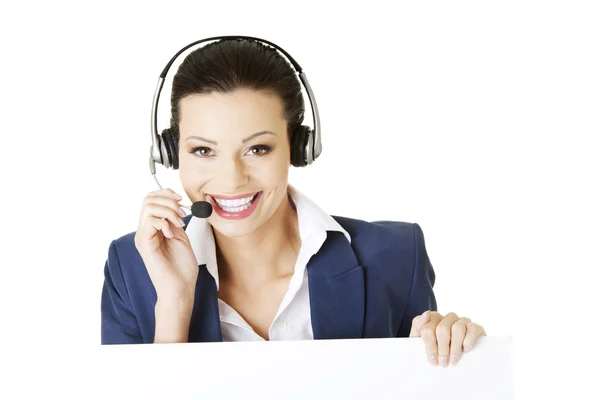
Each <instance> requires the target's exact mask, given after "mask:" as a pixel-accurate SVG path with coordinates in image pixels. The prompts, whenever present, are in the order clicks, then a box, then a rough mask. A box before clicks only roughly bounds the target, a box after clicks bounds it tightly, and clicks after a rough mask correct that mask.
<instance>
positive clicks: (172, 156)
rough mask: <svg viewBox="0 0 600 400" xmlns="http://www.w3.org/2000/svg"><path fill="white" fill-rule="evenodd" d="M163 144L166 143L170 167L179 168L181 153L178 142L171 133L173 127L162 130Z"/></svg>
mask: <svg viewBox="0 0 600 400" xmlns="http://www.w3.org/2000/svg"><path fill="white" fill-rule="evenodd" d="M161 137H162V145H164V147H165V150H166V153H167V156H168V157H169V160H168V162H169V167H170V168H173V169H179V154H178V153H177V143H176V141H175V139H174V138H173V135H172V134H171V129H165V130H163V131H162V134H161Z"/></svg>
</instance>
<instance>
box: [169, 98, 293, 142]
mask: <svg viewBox="0 0 600 400" xmlns="http://www.w3.org/2000/svg"><path fill="white" fill-rule="evenodd" d="M282 114H283V104H282V102H281V99H280V98H279V96H277V95H276V94H273V93H270V92H266V91H256V90H251V89H236V90H235V91H233V92H230V93H218V92H212V93H206V94H192V95H189V96H186V97H184V98H182V99H181V100H180V104H179V128H180V132H181V135H182V136H186V135H191V134H194V133H198V132H199V131H200V132H202V133H214V134H217V133H219V132H221V133H222V132H223V131H231V132H238V133H239V134H241V135H246V134H248V133H251V132H250V131H252V132H254V131H260V130H279V129H281V127H285V120H284V119H283V115H282Z"/></svg>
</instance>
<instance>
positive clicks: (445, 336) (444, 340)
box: [435, 312, 459, 367]
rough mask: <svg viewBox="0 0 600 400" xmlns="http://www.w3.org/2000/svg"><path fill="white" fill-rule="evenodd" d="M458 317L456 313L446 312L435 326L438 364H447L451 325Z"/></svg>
mask: <svg viewBox="0 0 600 400" xmlns="http://www.w3.org/2000/svg"><path fill="white" fill-rule="evenodd" d="M458 319H459V318H458V315H456V314H455V313H453V312H451V313H448V314H447V315H446V316H445V317H444V318H443V319H442V320H441V321H440V323H439V324H438V325H437V326H436V328H435V335H436V337H437V345H438V364H439V365H441V366H444V367H445V366H447V365H448V358H449V357H450V337H451V336H450V335H451V329H452V325H454V323H455V322H456V321H458Z"/></svg>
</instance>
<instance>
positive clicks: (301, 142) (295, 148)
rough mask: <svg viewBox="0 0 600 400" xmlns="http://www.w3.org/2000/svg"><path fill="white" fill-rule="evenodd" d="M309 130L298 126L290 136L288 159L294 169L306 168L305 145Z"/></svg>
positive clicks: (304, 126)
mask: <svg viewBox="0 0 600 400" xmlns="http://www.w3.org/2000/svg"><path fill="white" fill-rule="evenodd" d="M309 130H310V128H309V127H308V126H306V125H300V126H299V127H298V129H297V130H296V132H295V133H294V135H293V136H292V143H291V148H290V153H291V154H290V158H291V162H292V165H293V166H294V167H306V165H307V162H306V144H307V143H308V132H309Z"/></svg>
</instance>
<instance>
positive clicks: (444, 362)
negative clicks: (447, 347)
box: [438, 356, 448, 367]
mask: <svg viewBox="0 0 600 400" xmlns="http://www.w3.org/2000/svg"><path fill="white" fill-rule="evenodd" d="M438 363H439V364H440V365H442V366H444V367H445V366H446V365H448V356H440V358H439V361H438Z"/></svg>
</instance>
